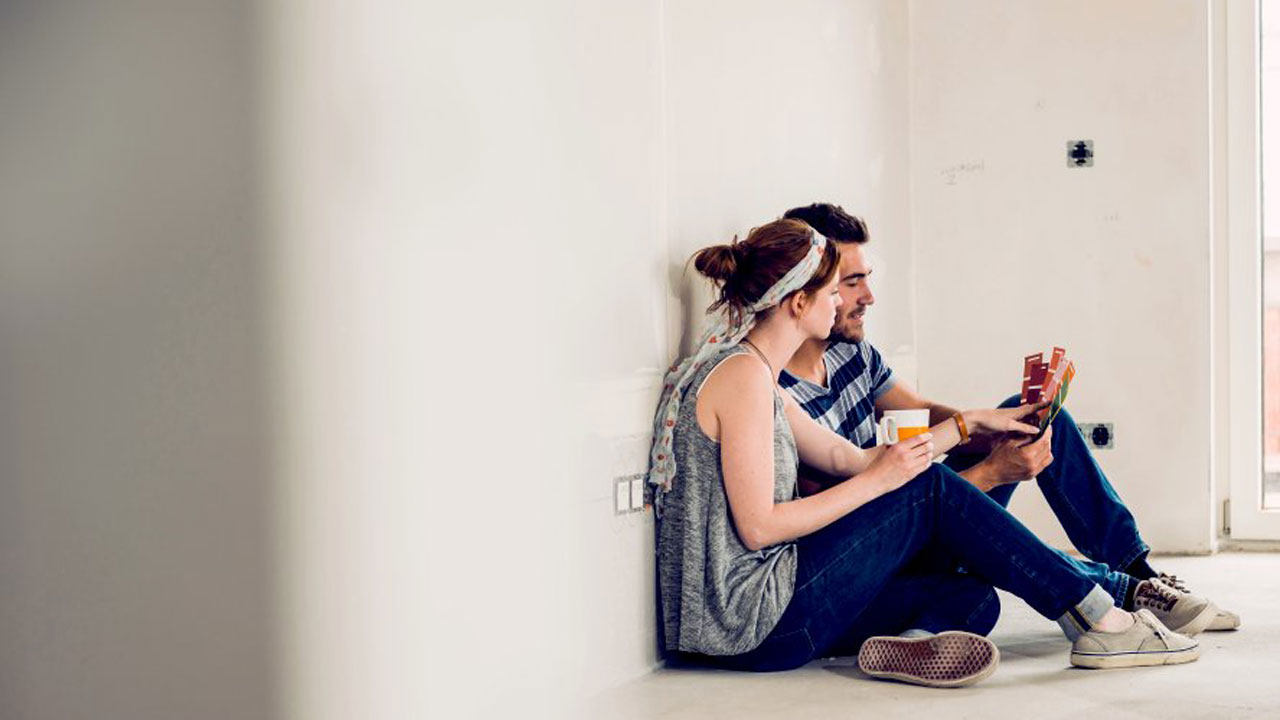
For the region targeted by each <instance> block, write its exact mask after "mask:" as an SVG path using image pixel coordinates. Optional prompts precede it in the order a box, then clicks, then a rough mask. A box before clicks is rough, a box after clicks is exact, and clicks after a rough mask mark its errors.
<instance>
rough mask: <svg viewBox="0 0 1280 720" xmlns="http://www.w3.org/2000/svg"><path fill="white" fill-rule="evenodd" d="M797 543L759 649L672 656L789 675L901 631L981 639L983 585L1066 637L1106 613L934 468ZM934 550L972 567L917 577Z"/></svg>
mask: <svg viewBox="0 0 1280 720" xmlns="http://www.w3.org/2000/svg"><path fill="white" fill-rule="evenodd" d="M852 482H858V480H857V479H856V478H855V479H853V480H852ZM797 543H798V546H799V547H798V552H797V556H798V567H797V571H796V584H795V592H794V594H793V596H792V598H791V602H790V603H789V604H788V605H787V608H786V610H785V611H784V613H783V615H782V618H781V619H780V620H779V622H778V624H777V626H775V627H774V629H773V631H772V632H771V633H770V634H769V635H768V637H766V638H765V640H764V642H763V643H761V645H760V646H759V647H757V648H756V649H754V650H751V651H749V652H746V653H742V654H740V655H733V656H725V657H711V656H704V655H697V654H692V653H679V654H676V656H675V657H673V658H672V659H673V660H675V661H677V662H679V661H681V660H683V661H686V662H692V663H697V664H704V665H713V666H717V667H725V668H733V669H741V670H757V671H766V670H787V669H791V668H795V667H799V666H801V665H803V664H805V663H807V662H809V661H810V660H812V659H814V658H816V657H826V656H830V655H846V654H853V653H856V652H857V649H858V647H859V646H860V645H861V643H862V641H863V640H865V639H866V638H868V637H870V636H872V635H886V634H888V635H892V634H897V633H900V632H902V631H903V630H906V629H908V628H917V629H921V630H927V631H933V632H936V631H941V630H953V629H966V630H969V631H971V632H977V633H980V634H986V633H987V632H989V631H990V630H991V628H992V627H993V626H994V625H995V621H996V618H997V616H998V615H999V601H998V600H997V599H996V595H995V592H994V591H993V590H992V588H991V585H995V586H996V587H999V588H1002V589H1004V590H1007V591H1009V592H1011V593H1013V594H1014V595H1017V596H1018V597H1020V598H1022V599H1023V600H1025V601H1026V602H1027V603H1028V604H1029V605H1031V607H1032V608H1034V609H1035V610H1036V611H1037V612H1039V613H1040V614H1041V615H1043V616H1045V617H1047V618H1050V619H1053V620H1057V621H1058V623H1059V624H1060V625H1061V626H1062V628H1063V631H1064V632H1065V633H1066V634H1067V636H1068V637H1069V638H1075V637H1078V636H1079V634H1080V633H1082V632H1084V631H1085V630H1087V629H1088V628H1089V627H1090V626H1092V625H1093V624H1094V623H1095V622H1097V620H1098V619H1100V618H1101V617H1102V615H1103V614H1105V613H1106V612H1107V611H1108V610H1109V609H1110V608H1111V606H1112V599H1111V597H1110V596H1109V595H1107V593H1106V592H1105V591H1104V590H1103V589H1102V588H1100V587H1099V586H1098V585H1097V584H1096V583H1095V582H1094V581H1093V580H1092V579H1091V578H1090V577H1088V576H1087V575H1086V574H1085V573H1084V572H1083V571H1082V570H1081V568H1080V567H1079V566H1078V565H1076V564H1075V563H1074V562H1073V561H1071V560H1070V559H1068V558H1066V557H1064V556H1063V555H1062V554H1060V553H1058V552H1056V551H1054V550H1053V549H1051V548H1049V547H1048V546H1046V545H1045V544H1044V543H1042V542H1041V541H1040V540H1039V539H1038V538H1036V537H1035V535H1033V534H1031V532H1030V531H1029V530H1027V528H1026V527H1024V526H1023V525H1022V524H1021V523H1020V522H1018V520H1017V519H1016V518H1014V517H1013V516H1012V515H1010V514H1009V513H1008V511H1006V510H1005V509H1004V508H1003V507H1001V506H1000V505H999V504H998V503H997V502H996V501H994V500H992V499H991V498H989V497H987V496H986V495H985V494H983V493H982V492H981V491H980V490H978V489H977V488H975V487H974V486H973V485H971V484H969V482H967V481H966V480H965V479H964V478H962V477H960V476H958V475H956V473H955V472H954V471H952V470H951V469H949V468H947V467H944V466H942V465H938V464H935V465H933V466H931V467H930V468H929V469H928V470H926V471H924V472H923V473H921V474H920V475H919V476H917V477H916V478H915V479H913V480H911V481H910V482H908V483H907V484H906V485H904V486H903V487H901V488H899V489H897V490H894V491H893V492H890V493H888V494H886V495H883V496H881V497H879V498H876V499H875V500H873V501H871V502H869V503H867V504H865V505H863V506H862V507H860V508H858V509H856V510H854V511H853V512H851V513H849V514H847V515H845V516H844V517H842V518H841V519H839V520H837V521H835V522H834V523H832V524H830V525H828V526H827V527H825V528H823V529H821V530H819V531H817V532H815V533H812V534H810V535H807V536H805V537H803V538H800V539H799V540H798V541H797ZM931 544H935V547H945V548H947V550H948V552H950V553H953V554H954V557H955V559H956V560H957V561H958V562H959V563H960V564H962V565H963V566H964V568H966V570H967V571H968V572H967V573H966V572H955V571H950V572H938V571H936V570H934V569H926V570H924V571H923V572H920V573H917V572H915V571H914V570H913V567H912V562H911V561H912V560H913V558H915V557H916V556H917V554H919V553H920V551H921V550H922V549H924V548H925V547H926V546H929V545H931ZM929 559H930V560H932V559H933V558H929Z"/></svg>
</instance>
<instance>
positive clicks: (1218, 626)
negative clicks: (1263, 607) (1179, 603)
mask: <svg viewBox="0 0 1280 720" xmlns="http://www.w3.org/2000/svg"><path fill="white" fill-rule="evenodd" d="M1160 581H1161V582H1163V583H1164V584H1165V585H1168V586H1169V587H1172V588H1173V589H1174V590H1179V591H1181V592H1184V593H1190V592H1191V590H1189V589H1188V588H1187V586H1186V584H1185V583H1183V582H1182V581H1181V580H1179V579H1178V576H1177V575H1169V574H1168V573H1160ZM1215 607H1217V606H1216V605H1215ZM1238 627H1240V616H1239V615H1237V614H1235V613H1233V612H1231V611H1230V610H1223V609H1222V608H1218V614H1217V615H1214V616H1213V620H1212V621H1210V622H1209V625H1208V626H1207V627H1206V628H1205V630H1208V631H1210V632H1213V631H1218V630H1235V629H1236V628H1238Z"/></svg>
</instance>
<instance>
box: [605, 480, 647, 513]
mask: <svg viewBox="0 0 1280 720" xmlns="http://www.w3.org/2000/svg"><path fill="white" fill-rule="evenodd" d="M648 485H649V484H648V483H647V482H645V474H644V473H635V474H634V475H623V476H621V477H616V478H614V479H613V514H614V515H626V514H628V513H633V512H641V511H643V510H644V508H645V506H646V504H648V502H649V498H650V495H649V487H648Z"/></svg>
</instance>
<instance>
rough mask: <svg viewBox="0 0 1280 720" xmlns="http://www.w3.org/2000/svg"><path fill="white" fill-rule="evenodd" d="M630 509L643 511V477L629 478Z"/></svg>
mask: <svg viewBox="0 0 1280 720" xmlns="http://www.w3.org/2000/svg"><path fill="white" fill-rule="evenodd" d="M631 509H632V510H643V509H644V476H643V475H636V476H635V477H633V478H631Z"/></svg>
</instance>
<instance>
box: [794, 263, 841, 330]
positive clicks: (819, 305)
mask: <svg viewBox="0 0 1280 720" xmlns="http://www.w3.org/2000/svg"><path fill="white" fill-rule="evenodd" d="M839 280H840V276H839V275H838V274H837V275H836V276H835V277H833V278H831V282H829V283H827V284H826V285H824V286H823V287H821V288H818V290H817V291H816V292H814V294H813V295H812V296H811V298H810V302H809V303H808V304H807V307H806V308H805V311H804V314H803V315H801V316H800V326H801V327H802V328H803V329H804V330H805V332H806V333H807V334H808V335H809V337H812V338H820V339H825V338H826V337H827V336H828V335H830V334H831V326H832V325H834V324H835V322H836V308H839V307H840V303H841V302H842V301H841V299H840V283H839Z"/></svg>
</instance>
